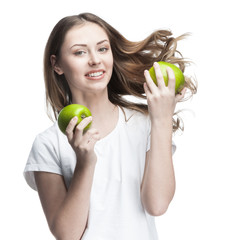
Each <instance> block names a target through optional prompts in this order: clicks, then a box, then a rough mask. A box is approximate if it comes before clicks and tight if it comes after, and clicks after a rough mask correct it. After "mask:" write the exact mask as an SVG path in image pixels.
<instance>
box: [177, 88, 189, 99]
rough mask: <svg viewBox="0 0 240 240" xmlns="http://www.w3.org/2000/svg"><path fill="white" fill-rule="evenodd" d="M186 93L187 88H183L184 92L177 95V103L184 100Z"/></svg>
mask: <svg viewBox="0 0 240 240" xmlns="http://www.w3.org/2000/svg"><path fill="white" fill-rule="evenodd" d="M186 91H187V88H183V89H182V91H181V92H180V93H178V94H177V95H176V97H175V99H176V102H179V101H181V100H182V99H183V98H184V95H185V93H186Z"/></svg>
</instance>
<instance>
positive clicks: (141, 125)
mask: <svg viewBox="0 0 240 240" xmlns="http://www.w3.org/2000/svg"><path fill="white" fill-rule="evenodd" d="M122 110H123V113H124V116H125V124H126V125H127V126H129V127H131V128H132V129H139V130H140V129H142V130H146V131H147V132H149V130H150V128H151V121H150V117H149V114H143V113H141V112H139V111H137V110H132V109H128V108H122Z"/></svg>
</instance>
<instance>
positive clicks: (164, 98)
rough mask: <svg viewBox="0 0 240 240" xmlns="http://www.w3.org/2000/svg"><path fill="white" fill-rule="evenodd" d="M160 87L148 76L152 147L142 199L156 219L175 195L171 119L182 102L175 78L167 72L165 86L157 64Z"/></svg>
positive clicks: (144, 179)
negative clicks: (177, 91)
mask: <svg viewBox="0 0 240 240" xmlns="http://www.w3.org/2000/svg"><path fill="white" fill-rule="evenodd" d="M154 68H155V72H156V76H157V80H158V86H156V85H155V84H154V83H153V81H152V79H151V77H150V75H149V73H148V72H145V77H146V83H145V84H144V89H145V93H146V95H147V100H148V106H149V114H150V119H151V123H152V125H151V147H150V150H149V151H148V152H147V154H146V164H145V171H144V176H143V181H142V186H141V198H142V203H143V206H144V207H145V209H146V210H147V211H148V213H149V214H151V215H154V216H159V215H162V214H163V213H165V212H166V210H167V208H168V205H169V203H170V202H171V200H172V198H173V196H174V192H175V176H174V168H173V163H172V116H173V113H174V109H175V106H176V103H177V102H178V101H179V100H180V99H182V98H183V96H184V94H185V89H184V90H183V91H182V95H180V94H178V95H176V96H175V76H174V73H173V72H172V71H171V70H168V76H169V83H168V87H166V86H165V83H164V80H163V77H162V74H161V71H160V69H159V66H158V64H156V65H154Z"/></svg>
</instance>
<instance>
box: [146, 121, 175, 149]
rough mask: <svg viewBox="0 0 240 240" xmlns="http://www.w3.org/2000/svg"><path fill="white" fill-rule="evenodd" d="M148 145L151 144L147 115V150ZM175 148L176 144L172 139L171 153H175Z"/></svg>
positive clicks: (149, 124)
mask: <svg viewBox="0 0 240 240" xmlns="http://www.w3.org/2000/svg"><path fill="white" fill-rule="evenodd" d="M150 146H151V120H150V118H149V117H148V118H147V151H149V150H150ZM176 148H177V146H176V144H175V143H174V141H173V140H172V154H174V153H175V151H176Z"/></svg>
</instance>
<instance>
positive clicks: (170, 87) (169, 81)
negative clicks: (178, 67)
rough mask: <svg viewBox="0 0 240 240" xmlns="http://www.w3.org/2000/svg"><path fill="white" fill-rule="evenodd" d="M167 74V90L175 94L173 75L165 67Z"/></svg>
mask: <svg viewBox="0 0 240 240" xmlns="http://www.w3.org/2000/svg"><path fill="white" fill-rule="evenodd" d="M167 74H168V88H169V90H170V91H174V92H175V85H176V80H175V74H174V72H173V70H172V69H171V68H170V67H167Z"/></svg>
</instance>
